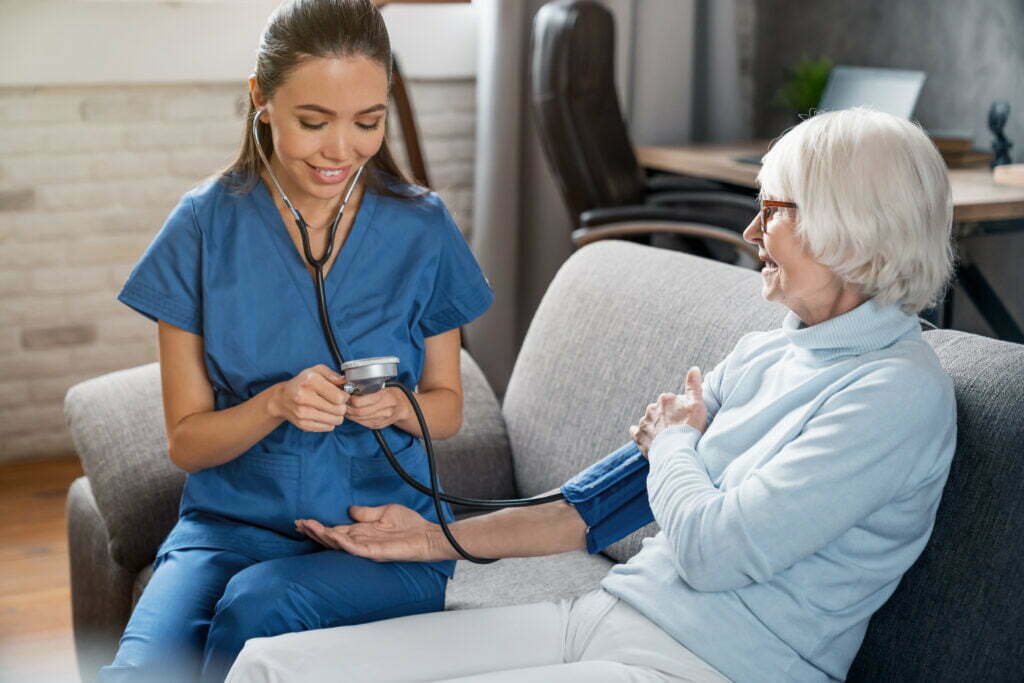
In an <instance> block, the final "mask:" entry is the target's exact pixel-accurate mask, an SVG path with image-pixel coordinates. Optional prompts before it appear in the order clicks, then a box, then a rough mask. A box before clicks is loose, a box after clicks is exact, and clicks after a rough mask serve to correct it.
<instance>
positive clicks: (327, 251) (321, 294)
mask: <svg viewBox="0 0 1024 683" xmlns="http://www.w3.org/2000/svg"><path fill="white" fill-rule="evenodd" d="M262 113H263V110H262V109H261V110H259V111H257V112H256V114H255V116H253V120H252V135H253V139H254V141H255V142H256V151H257V153H258V154H259V156H260V159H262V160H263V165H264V167H265V168H266V169H267V173H268V174H269V175H270V179H271V180H272V181H273V183H274V186H275V187H276V188H277V191H278V194H280V195H281V200H282V201H283V202H284V204H285V206H287V207H288V210H289V211H290V212H291V214H292V216H293V218H294V219H295V225H296V227H297V228H298V229H299V235H300V236H301V238H302V249H303V252H304V255H305V257H306V262H307V263H309V265H310V266H311V267H312V268H313V271H314V274H315V282H316V298H317V304H318V308H319V314H320V325H321V327H322V328H323V332H324V339H325V340H326V342H327V347H328V348H329V349H330V352H331V357H332V358H333V359H334V362H335V364H336V367H337V368H338V370H339V371H340V370H341V366H342V364H343V363H344V358H343V357H342V355H341V351H340V349H339V348H338V343H337V341H336V340H335V338H334V331H333V330H332V328H331V319H330V315H329V314H328V312H327V297H326V293H325V291H324V270H323V267H324V264H326V263H327V261H328V259H329V258H330V256H331V252H332V250H333V249H334V237H335V234H336V230H337V228H338V224H339V223H340V222H341V217H342V216H343V215H344V213H345V207H347V206H348V202H349V199H350V198H351V197H352V193H353V191H354V190H355V188H356V186H357V185H358V184H359V180H360V178H361V177H362V175H363V170H364V169H365V168H366V166H365V165H363V166H360V167H359V170H358V171H356V173H355V175H354V176H353V177H352V180H350V181H349V186H348V188H347V189H346V191H345V195H344V197H343V198H342V201H341V205H340V206H339V207H338V212H337V214H335V216H334V220H333V221H332V222H331V227H330V231H329V232H328V235H327V244H326V245H325V246H324V253H323V254H321V256H320V258H316V257H314V256H313V251H312V248H311V247H310V243H309V231H308V225H307V223H306V221H305V219H303V217H302V214H301V213H299V210H298V209H296V208H295V206H294V205H293V204H292V203H291V200H289V199H288V195H287V194H285V191H284V188H282V187H281V183H280V182H279V181H278V179H277V176H276V175H275V174H274V169H272V168H271V167H270V162H269V161H268V160H267V157H266V155H265V154H264V153H263V146H262V145H261V144H260V136H259V130H258V128H259V117H260V114H262ZM385 386H388V387H395V388H397V389H399V390H401V391H402V393H403V394H404V395H405V397H406V398H407V399H408V400H409V404H410V405H412V408H413V412H415V413H416V420H417V422H419V425H420V431H421V432H422V435H423V436H422V441H423V445H424V450H425V451H426V454H427V467H428V470H429V472H430V487H429V488H428V487H426V486H424V485H423V484H421V483H420V482H419V481H417V480H416V479H415V478H414V477H413V476H412V475H410V474H409V473H408V472H407V471H406V469H405V468H404V467H402V464H401V463H400V462H398V458H396V457H395V454H394V453H393V452H392V451H391V447H390V446H389V445H388V442H387V440H386V439H385V438H384V433H383V432H382V431H381V430H379V429H371V430H370V431H372V432H373V436H374V438H376V440H377V444H378V445H379V446H380V448H381V450H382V451H384V455H385V457H387V459H388V463H389V464H390V465H391V467H392V469H394V470H395V473H396V474H398V476H399V477H401V479H402V480H403V481H404V482H405V483H406V484H408V485H409V486H411V487H413V488H414V489H416V490H417V491H419V492H420V493H423V494H425V495H427V496H430V498H431V500H433V503H434V510H435V512H436V513H437V520H438V523H439V524H440V526H441V530H442V531H443V532H444V535H445V538H447V539H448V542H449V543H450V544H451V545H452V547H453V548H454V549H455V550H456V552H458V553H459V555H461V556H462V557H464V558H465V559H467V560H469V561H470V562H475V563H477V564H490V563H492V562H497V558H482V557H476V556H475V555H472V554H471V553H469V552H468V551H467V550H465V549H464V548H463V547H462V546H461V545H459V543H458V541H456V540H455V536H454V535H453V534H452V532H451V530H450V529H449V528H448V523H447V522H446V521H445V518H444V510H443V509H442V507H441V501H442V500H443V501H445V502H447V503H453V504H455V505H462V506H464V507H469V508H474V509H478V510H493V509H501V508H507V507H529V506H533V505H542V504H544V503H551V502H554V501H557V500H563V499H564V498H565V496H563V495H562V494H561V493H555V494H550V495H547V496H538V497H535V498H506V499H500V500H482V499H478V498H463V497H462V496H455V495H451V494H448V493H442V492H441V491H439V490H438V489H439V488H440V484H439V483H438V477H437V464H436V460H435V457H434V444H433V441H432V439H431V438H430V430H429V429H428V428H427V421H426V419H425V418H424V417H423V411H422V410H421V409H420V405H419V402H418V401H417V400H416V397H415V396H414V394H413V392H412V391H410V390H409V388H408V387H406V386H405V385H404V384H402V383H401V382H399V381H396V380H388V381H387V382H386V383H385Z"/></svg>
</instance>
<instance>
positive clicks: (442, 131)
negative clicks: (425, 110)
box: [420, 113, 476, 140]
mask: <svg viewBox="0 0 1024 683" xmlns="http://www.w3.org/2000/svg"><path fill="white" fill-rule="evenodd" d="M475 132H476V114H470V113H443V114H432V115H430V116H423V117H422V118H420V136H421V137H425V138H427V139H428V140H429V139H431V138H434V137H441V138H453V137H463V138H465V137H472V136H473V135H474V134H475Z"/></svg>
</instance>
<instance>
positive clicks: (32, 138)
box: [0, 126, 49, 156]
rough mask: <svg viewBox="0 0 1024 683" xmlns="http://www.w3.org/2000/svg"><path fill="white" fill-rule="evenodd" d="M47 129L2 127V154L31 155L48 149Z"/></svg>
mask: <svg viewBox="0 0 1024 683" xmlns="http://www.w3.org/2000/svg"><path fill="white" fill-rule="evenodd" d="M47 130H48V129H47V128H36V127H32V128H28V127H18V128H15V127H13V126H10V127H4V126H0V154H3V155H5V156H6V155H10V154H31V153H33V152H38V151H40V150H44V149H47V148H48V145H49V137H48V135H47Z"/></svg>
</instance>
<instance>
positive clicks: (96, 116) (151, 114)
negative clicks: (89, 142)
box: [82, 90, 157, 121]
mask: <svg viewBox="0 0 1024 683" xmlns="http://www.w3.org/2000/svg"><path fill="white" fill-rule="evenodd" d="M156 115H157V102H156V100H155V98H154V97H153V96H152V95H151V94H150V93H148V92H146V91H145V90H143V91H141V92H139V91H137V92H116V91H106V92H102V93H97V94H95V95H90V96H88V97H85V98H83V99H82V119H83V120H85V121H149V120H152V119H154V118H156Z"/></svg>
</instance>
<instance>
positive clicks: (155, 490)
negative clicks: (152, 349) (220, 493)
mask: <svg viewBox="0 0 1024 683" xmlns="http://www.w3.org/2000/svg"><path fill="white" fill-rule="evenodd" d="M64 414H65V416H66V418H67V421H68V426H69V427H70V430H71V437H72V440H73V441H74V444H75V450H76V451H78V456H79V458H81V460H82V466H83V468H84V470H85V474H86V476H88V477H89V484H90V486H91V488H92V493H93V496H94V497H95V501H96V509H97V510H98V511H99V515H100V517H101V518H102V520H103V522H104V524H105V525H106V533H107V537H108V540H109V546H110V556H111V557H112V558H113V560H114V561H115V562H117V564H119V565H121V566H122V567H124V568H125V569H126V570H128V571H130V572H133V573H134V572H138V571H139V570H140V569H142V568H143V567H145V566H146V565H147V564H149V563H150V562H152V561H153V557H154V555H155V554H156V550H157V548H158V547H159V546H160V543H161V542H162V541H163V539H164V537H165V536H166V535H167V532H168V531H170V529H171V527H172V526H174V523H175V521H176V520H177V517H178V502H179V500H180V499H181V489H182V486H183V485H184V481H185V473H184V472H182V471H181V470H179V469H178V468H177V467H175V466H174V464H173V463H171V461H170V459H169V458H168V457H167V437H166V433H165V429H164V418H163V401H162V399H161V393H160V366H159V365H158V364H157V363H151V364H149V365H143V366H140V367H137V368H131V369H129V370H121V371H119V372H112V373H110V374H107V375H103V376H101V377H96V378H94V379H90V380H87V381H85V382H81V383H80V384H76V385H75V386H73V387H71V389H69V390H68V393H67V396H66V397H65V398H64Z"/></svg>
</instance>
